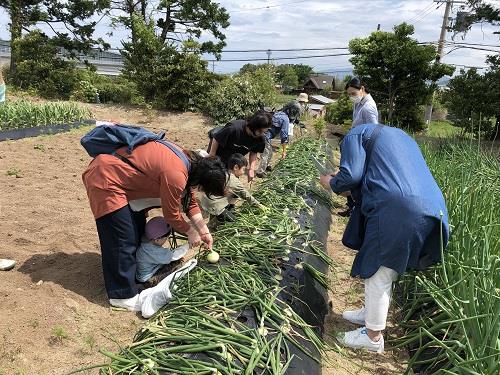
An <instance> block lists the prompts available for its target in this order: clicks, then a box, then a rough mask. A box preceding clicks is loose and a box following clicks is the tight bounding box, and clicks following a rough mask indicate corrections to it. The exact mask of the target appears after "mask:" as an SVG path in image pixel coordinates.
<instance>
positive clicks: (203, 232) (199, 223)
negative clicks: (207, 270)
mask: <svg viewBox="0 0 500 375" xmlns="http://www.w3.org/2000/svg"><path fill="white" fill-rule="evenodd" d="M190 220H191V223H192V224H193V227H194V228H195V229H196V231H197V232H198V234H199V235H200V238H201V240H202V241H203V242H204V243H205V245H206V246H205V247H206V248H207V249H212V245H213V243H214V240H213V238H212V234H211V233H210V231H209V230H208V227H207V224H206V223H205V220H204V219H203V216H202V215H201V212H199V213H197V214H195V215H193V216H191V217H190Z"/></svg>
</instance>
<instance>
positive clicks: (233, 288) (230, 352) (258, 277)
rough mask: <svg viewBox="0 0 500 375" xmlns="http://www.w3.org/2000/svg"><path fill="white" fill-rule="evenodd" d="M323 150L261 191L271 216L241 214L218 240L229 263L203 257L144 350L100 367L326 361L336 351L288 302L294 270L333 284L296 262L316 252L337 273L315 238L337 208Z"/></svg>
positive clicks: (157, 370)
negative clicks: (323, 175)
mask: <svg viewBox="0 0 500 375" xmlns="http://www.w3.org/2000/svg"><path fill="white" fill-rule="evenodd" d="M320 146H321V145H320V142H319V141H316V140H312V139H301V140H298V141H297V142H296V143H295V144H294V145H293V146H292V147H291V148H290V150H289V152H288V155H287V158H286V159H284V160H282V161H280V162H279V163H278V165H277V166H276V167H275V169H274V170H273V172H272V173H270V175H269V177H268V178H267V179H266V180H265V181H264V182H263V183H261V184H260V185H259V186H258V187H257V189H256V190H255V192H254V193H255V196H256V197H257V199H258V200H259V201H260V202H261V203H262V204H264V205H265V206H267V207H268V210H267V212H263V211H261V210H259V208H258V207H256V206H252V205H249V204H247V203H245V204H243V205H242V206H241V207H239V208H238V209H237V215H236V216H237V220H236V221H235V222H231V223H226V224H224V225H222V226H219V227H218V228H217V230H216V232H215V234H214V239H215V242H214V250H215V251H217V252H218V253H219V254H220V260H219V262H218V263H217V264H210V263H209V262H207V261H206V255H205V254H202V255H200V257H199V263H198V266H197V267H196V268H195V269H194V270H192V271H191V272H190V273H189V274H188V275H186V276H184V277H183V278H181V279H179V280H178V281H177V282H176V284H175V285H174V287H173V290H174V297H173V299H172V300H170V302H169V303H168V304H167V305H166V306H165V307H164V308H163V309H161V310H160V311H159V312H158V313H157V314H156V315H155V316H153V317H152V318H151V319H150V320H149V321H148V322H147V323H146V324H145V325H144V327H143V328H142V329H141V330H140V331H139V332H138V333H137V334H136V336H135V338H134V342H133V343H132V344H131V345H130V346H128V347H126V348H122V350H121V351H120V352H119V353H110V352H108V351H104V350H102V353H103V354H104V355H106V356H107V357H109V359H110V360H111V361H110V362H109V363H106V364H104V365H99V366H94V367H97V368H100V369H101V372H102V373H104V374H129V373H142V374H163V373H175V374H198V375H203V374H207V375H208V374H210V375H219V374H228V375H229V374H242V375H245V374H276V375H277V374H284V373H285V372H286V371H287V368H288V367H289V365H290V363H291V362H292V361H293V360H294V359H295V360H300V358H297V357H296V354H292V350H291V346H293V348H294V353H296V352H297V351H296V350H295V349H297V348H298V349H299V352H300V353H301V354H300V357H304V356H309V357H311V358H313V359H314V360H315V361H317V362H320V361H321V357H322V355H323V354H324V352H325V351H326V350H327V349H328V350H330V349H331V348H329V347H328V348H327V346H326V344H325V343H324V342H323V340H322V339H321V337H320V335H319V333H318V332H319V331H318V329H317V327H312V326H310V325H309V324H307V323H306V322H305V321H304V319H303V318H302V317H301V316H299V315H298V314H297V313H296V312H295V311H294V310H293V309H292V307H291V306H290V305H288V304H287V303H286V302H285V301H284V298H282V297H283V296H284V295H287V294H293V293H294V292H293V288H291V287H290V285H289V284H287V283H285V280H284V279H283V276H282V269H283V268H285V267H286V266H291V265H292V266H293V267H295V268H296V269H298V270H301V271H303V272H308V273H309V274H310V275H311V276H312V277H313V278H314V280H316V281H317V282H318V283H319V285H321V287H327V285H328V282H327V275H326V274H325V273H323V272H321V271H319V270H317V269H315V268H314V267H313V266H311V265H309V264H306V263H304V262H297V260H296V257H295V258H294V259H293V260H292V259H290V255H291V254H295V253H300V254H305V253H307V254H309V255H308V256H309V257H317V258H319V259H320V260H321V261H322V262H324V263H325V264H327V265H328V266H331V265H332V261H331V259H330V258H329V257H328V255H327V254H326V253H325V251H324V250H323V245H322V244H321V243H319V242H318V241H316V240H314V232H313V229H312V215H313V212H314V209H313V207H314V205H316V204H317V203H318V202H320V203H322V204H323V205H324V206H327V207H328V208H330V207H332V206H333V204H334V203H333V201H332V199H331V197H330V196H329V194H327V193H326V192H325V191H323V190H322V189H321V188H320V186H319V185H318V182H317V181H318V172H317V170H316V169H315V167H314V165H313V164H312V162H311V160H310V155H316V156H318V157H325V156H326V155H325V150H324V149H323V148H322V147H320ZM292 261H293V263H292ZM304 343H307V345H304Z"/></svg>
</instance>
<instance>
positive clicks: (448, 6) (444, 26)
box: [425, 0, 453, 126]
mask: <svg viewBox="0 0 500 375" xmlns="http://www.w3.org/2000/svg"><path fill="white" fill-rule="evenodd" d="M434 2H435V3H443V2H446V8H445V9H444V16H443V23H442V24H441V34H440V35H439V42H438V49H437V55H436V63H437V64H439V63H440V62H441V58H442V57H443V49H444V42H445V41H446V31H447V29H448V18H449V17H450V12H451V8H452V7H453V0H444V1H443V0H434ZM435 94H436V92H435V91H434V92H433V93H432V100H434V96H435ZM431 118H432V101H431V103H430V105H428V106H427V108H426V110H425V123H426V124H427V126H429V124H430V123H431Z"/></svg>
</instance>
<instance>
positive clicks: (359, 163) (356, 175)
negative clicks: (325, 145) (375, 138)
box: [329, 134, 366, 194]
mask: <svg viewBox="0 0 500 375" xmlns="http://www.w3.org/2000/svg"><path fill="white" fill-rule="evenodd" d="M340 154H341V156H340V169H339V172H338V173H337V174H336V175H335V176H332V177H331V178H330V181H329V183H330V188H331V189H332V191H333V192H334V193H336V194H340V193H343V192H346V191H350V190H352V189H354V188H356V187H357V186H358V185H359V184H360V183H361V180H362V179H363V175H364V170H365V160H366V152H365V149H364V148H363V137H362V135H361V134H353V135H347V136H346V137H345V138H344V139H343V141H342V144H341V146H340Z"/></svg>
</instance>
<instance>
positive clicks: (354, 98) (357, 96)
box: [349, 95, 363, 104]
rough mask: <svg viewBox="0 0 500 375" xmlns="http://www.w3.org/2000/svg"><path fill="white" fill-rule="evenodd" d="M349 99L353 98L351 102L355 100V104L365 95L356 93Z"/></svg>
mask: <svg viewBox="0 0 500 375" xmlns="http://www.w3.org/2000/svg"><path fill="white" fill-rule="evenodd" d="M349 99H351V102H353V103H354V104H359V102H360V101H361V99H363V97H362V96H359V95H355V96H350V97H349Z"/></svg>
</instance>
